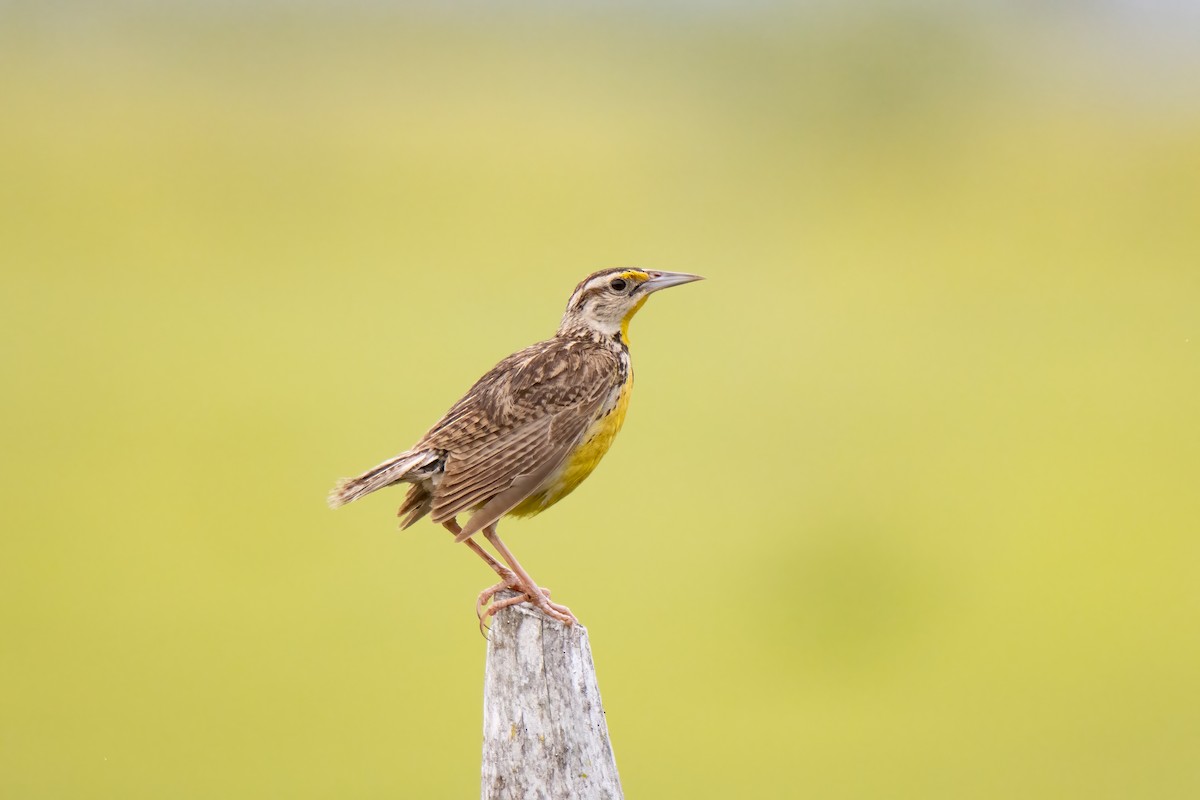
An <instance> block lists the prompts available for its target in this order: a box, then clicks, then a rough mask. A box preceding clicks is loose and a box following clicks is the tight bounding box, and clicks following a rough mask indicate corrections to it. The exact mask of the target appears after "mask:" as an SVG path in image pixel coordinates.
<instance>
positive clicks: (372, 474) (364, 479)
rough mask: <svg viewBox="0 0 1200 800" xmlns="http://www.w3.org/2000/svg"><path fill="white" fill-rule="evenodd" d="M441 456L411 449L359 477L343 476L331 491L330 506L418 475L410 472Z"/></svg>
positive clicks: (336, 506) (337, 505) (344, 502)
mask: <svg viewBox="0 0 1200 800" xmlns="http://www.w3.org/2000/svg"><path fill="white" fill-rule="evenodd" d="M439 457H440V456H439V454H438V453H436V452H432V451H429V450H417V451H413V450H409V451H407V452H404V453H401V454H400V455H398V456H396V457H395V458H389V459H388V460H387V461H385V462H383V463H382V464H380V465H379V466H377V467H374V468H372V469H369V470H367V471H366V472H364V473H363V474H362V475H359V476H358V477H357V478H342V479H341V480H340V481H338V482H337V485H336V486H334V487H333V491H331V492H330V493H329V507H330V508H340V507H341V506H344V505H346V503H350V502H352V501H354V500H357V499H358V498H360V497H362V496H363V495H368V494H370V493H371V492H374V491H375V490H377V489H382V488H383V487H385V486H391V485H392V484H393V483H401V482H403V481H405V480H411V479H412V477H416V476H411V477H410V473H413V472H414V471H420V470H421V469H422V468H423V467H427V466H429V465H430V464H432V463H435V462H437V461H438V459H439Z"/></svg>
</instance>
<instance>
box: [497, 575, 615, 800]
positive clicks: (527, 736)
mask: <svg viewBox="0 0 1200 800" xmlns="http://www.w3.org/2000/svg"><path fill="white" fill-rule="evenodd" d="M510 596H511V595H510ZM482 797H483V800H534V799H535V798H536V799H537V800H564V799H565V798H580V799H581V800H593V799H595V800H600V799H601V798H603V800H619V799H620V798H623V797H624V795H623V794H622V793H621V782H620V779H619V778H618V776H617V764H616V760H615V758H614V756H613V750H612V744H611V743H610V742H609V738H608V725H607V724H606V722H605V719H604V708H603V706H602V705H601V704H600V689H599V686H598V685H597V683H596V668H595V665H594V664H593V663H592V648H591V645H590V644H589V642H588V635H587V629H586V628H584V627H583V626H582V625H573V626H571V627H567V626H565V625H563V624H562V623H561V622H558V621H557V620H553V619H550V618H549V617H547V616H545V615H544V614H542V613H541V612H539V611H537V610H536V609H534V608H532V607H530V606H529V605H528V604H526V603H522V604H520V605H517V606H511V607H509V608H506V609H503V610H501V611H500V612H499V613H498V614H497V615H496V616H495V617H494V621H493V624H492V631H491V636H490V638H489V640H488V649H487V668H486V670H485V674H484V691H483V770H482Z"/></svg>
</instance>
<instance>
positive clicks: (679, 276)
mask: <svg viewBox="0 0 1200 800" xmlns="http://www.w3.org/2000/svg"><path fill="white" fill-rule="evenodd" d="M649 275H650V280H648V281H646V282H645V283H643V284H642V286H641V289H639V291H642V292H645V293H646V294H650V293H651V292H657V291H658V290H659V289H668V288H670V287H672V286H679V285H680V284H684V283H691V282H692V281H702V280H704V278H702V277H700V276H699V275H691V274H689V273H687V272H649Z"/></svg>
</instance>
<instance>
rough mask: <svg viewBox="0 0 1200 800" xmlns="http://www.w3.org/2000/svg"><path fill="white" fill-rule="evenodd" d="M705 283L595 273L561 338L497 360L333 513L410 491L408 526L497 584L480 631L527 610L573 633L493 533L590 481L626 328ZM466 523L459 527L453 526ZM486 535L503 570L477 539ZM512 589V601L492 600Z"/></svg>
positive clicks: (616, 416) (622, 386)
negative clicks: (650, 304)
mask: <svg viewBox="0 0 1200 800" xmlns="http://www.w3.org/2000/svg"><path fill="white" fill-rule="evenodd" d="M698 280H703V278H701V276H699V275H692V274H690V273H686V272H662V271H658V270H646V269H638V268H632V267H619V268H613V269H602V270H599V271H597V272H593V273H592V274H590V275H588V276H587V277H586V278H584V279H583V280H582V281H580V282H579V284H578V285H577V286H576V287H575V290H574V291H573V292H572V293H571V297H570V299H569V300H568V301H567V307H566V310H565V311H564V312H563V316H562V322H561V323H560V324H559V326H558V330H557V331H556V332H555V334H554V336H552V337H551V338H549V339H546V340H544V341H541V342H538V343H536V344H533V345H530V346H529V347H526V348H525V349H523V350H519V351H517V352H516V353H513V354H512V355H510V356H508V357H507V358H505V359H502V360H501V361H500V362H499V363H498V364H496V366H494V367H493V368H492V369H491V370H489V371H488V372H487V373H486V374H485V375H484V376H483V377H481V378H480V379H479V380H478V381H476V382H475V384H474V385H473V386H472V387H471V388H470V389H469V390H468V391H467V393H466V394H465V395H464V396H463V397H462V399H461V400H459V401H458V402H457V403H455V404H454V405H453V406H451V407H450V410H449V411H447V412H446V414H445V415H444V416H443V417H442V418H441V419H440V420H439V421H438V422H437V423H436V424H435V425H434V426H433V427H432V428H430V429H429V431H428V432H427V433H426V434H425V435H424V436H422V437H421V438H420V439H419V440H418V441H417V443H416V444H414V445H413V446H412V447H411V448H409V449H408V450H405V451H404V452H402V453H400V454H399V455H396V456H394V457H392V458H389V459H388V460H387V461H384V462H383V463H382V464H379V465H378V466H376V467H372V468H371V469H369V470H367V471H366V472H364V473H362V474H361V475H358V476H357V477H353V478H343V479H342V480H340V481H338V482H337V484H336V485H335V486H334V488H333V490H332V491H331V492H330V494H329V498H328V503H329V506H330V507H331V508H338V507H341V506H343V505H345V504H347V503H350V502H353V501H355V500H358V499H360V498H362V497H364V496H365V495H368V494H370V493H372V492H375V491H378V490H379V489H383V488H384V487H387V486H393V485H396V484H408V485H409V489H408V493H407V495H406V496H405V498H404V501H403V502H402V503H401V504H400V508H399V510H398V511H397V516H399V517H400V518H401V522H400V527H401V529H405V528H408V527H410V526H412V525H413V524H414V523H415V522H417V521H418V520H420V519H422V518H423V517H426V516H428V517H430V519H431V520H432V521H433V523H435V524H437V525H441V526H443V527H445V528H446V529H447V530H449V531H450V532H451V533H452V534H454V537H455V541H456V542H459V543H466V545H467V546H468V547H469V548H470V549H471V550H473V551H474V552H475V553H476V554H477V555H478V556H479V557H480V558H482V559H483V560H484V561H485V562H486V563H487V565H488V566H489V567H491V568H492V569H493V570H494V571H495V572H496V574H497V575H498V576H499V579H500V580H499V582H498V583H496V584H495V585H494V586H491V587H489V588H487V589H484V590H483V591H482V592H481V593H480V594H479V596H478V598H477V600H476V605H475V608H476V614H477V616H478V617H479V621H480V626H481V627H482V626H483V624H484V620H485V619H486V618H487V617H489V616H492V615H494V614H495V613H496V612H497V611H499V610H500V609H502V608H505V607H508V606H510V605H515V604H518V603H523V602H528V603H529V604H531V605H532V606H534V607H535V608H537V609H539V610H540V611H542V612H543V613H544V614H546V615H547V616H549V617H551V618H553V619H556V620H559V621H560V622H562V623H564V624H566V625H572V624H575V623H577V622H578V619H577V618H576V617H575V615H574V614H572V613H571V610H570V609H569V608H568V607H566V606H564V605H561V604H559V603H556V602H552V601H551V600H550V591H549V590H548V589H545V588H542V587H540V586H538V584H537V583H535V582H534V580H533V579H532V578H531V577H530V575H529V573H528V571H526V570H525V568H524V567H522V566H521V564H520V562H519V561H517V559H516V557H515V556H514V555H513V554H512V551H511V550H509V548H508V547H507V546H506V545H505V544H504V542H503V541H501V539H500V537H499V535H497V533H496V528H497V524H498V523H499V521H500V519H501V518H502V517H506V516H512V517H528V516H533V515H535V514H538V513H540V512H542V511H544V510H546V509H547V508H549V507H550V506H552V505H554V504H555V503H557V502H558V501H560V500H562V499H563V498H564V497H566V496H567V495H569V494H570V493H571V492H572V491H574V490H575V488H576V487H578V486H579V484H580V483H582V482H583V480H584V479H585V478H587V477H588V476H589V475H590V474H591V473H592V470H594V469H595V468H596V465H597V464H598V463H599V462H600V460H601V459H602V458H603V457H604V454H605V453H607V452H608V450H609V448H610V447H611V446H612V443H613V439H614V438H615V437H616V435H617V433H618V432H619V431H620V430H621V426H622V424H623V423H624V421H625V414H626V411H627V410H628V408H629V398H630V393H631V390H632V388H633V368H632V366H631V364H630V357H629V323H630V320H632V319H633V316H634V315H635V314H636V313H637V312H638V311H639V310H640V309H641V308H642V306H643V305H644V304H645V302H646V300H647V299H648V298H649V297H650V295H651V294H653V293H655V292H658V291H661V290H662V289H667V288H669V287H672V286H680V285H682V284H685V283H691V282H693V281H698ZM466 514H469V515H470V516H469V518H467V519H466V522H465V523H464V524H462V525H460V524H459V522H458V519H457V518H458V517H459V516H460V515H466ZM480 533H481V534H482V535H483V537H484V538H485V539H486V540H487V541H488V542H489V543H491V545H492V546H493V547H494V548H495V550H496V552H497V553H498V554H499V556H500V558H501V559H502V560H503V562H504V563H501V562H500V561H498V560H497V559H496V558H494V557H493V556H492V555H491V554H490V553H489V552H488V551H487V550H486V549H485V548H483V547H482V546H481V545H480V544H479V543H478V542H477V541H476V540H475V538H474V537H475V535H476V534H480ZM505 590H508V591H511V592H513V593H514V594H513V595H512V596H508V597H504V598H502V599H497V598H496V595H497V593H499V592H503V591H505Z"/></svg>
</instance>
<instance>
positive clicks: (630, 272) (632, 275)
mask: <svg viewBox="0 0 1200 800" xmlns="http://www.w3.org/2000/svg"><path fill="white" fill-rule="evenodd" d="M617 277H618V278H621V279H622V280H626V281H644V280H646V279H647V278H649V277H650V276H649V275H647V274H646V273H645V272H642V271H641V270H640V269H627V270H625V271H624V272H622V273H621V274H620V275H618V276H617Z"/></svg>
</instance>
